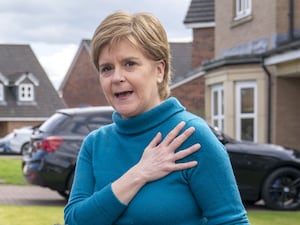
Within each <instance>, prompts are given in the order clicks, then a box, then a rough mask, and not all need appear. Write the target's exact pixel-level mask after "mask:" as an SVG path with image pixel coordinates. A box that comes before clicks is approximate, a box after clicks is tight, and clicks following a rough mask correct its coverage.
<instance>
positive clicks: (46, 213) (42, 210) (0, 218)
mask: <svg viewBox="0 0 300 225" xmlns="http://www.w3.org/2000/svg"><path fill="white" fill-rule="evenodd" d="M1 183H2V185H5V184H15V185H25V182H24V179H23V176H22V170H21V159H20V158H6V157H0V184H1ZM248 216H249V220H250V222H251V224H252V225H265V224H272V225H291V224H295V225H296V224H300V223H299V221H300V213H299V211H296V212H283V211H272V210H260V209H259V210H255V209H252V208H251V209H250V210H248ZM0 224H5V225H15V224H22V225H63V224H64V222H63V206H51V207H48V206H4V205H0Z"/></svg>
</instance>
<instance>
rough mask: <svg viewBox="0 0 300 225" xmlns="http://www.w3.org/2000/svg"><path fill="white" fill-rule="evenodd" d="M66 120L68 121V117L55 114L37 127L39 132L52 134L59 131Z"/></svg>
mask: <svg viewBox="0 0 300 225" xmlns="http://www.w3.org/2000/svg"><path fill="white" fill-rule="evenodd" d="M68 120H70V117H69V116H67V115H65V114H62V113H55V114H53V115H52V116H51V117H49V118H48V119H47V120H46V121H45V122H44V123H43V124H42V125H41V126H40V127H39V130H40V131H42V132H49V133H54V132H55V131H57V130H59V129H60V127H63V125H64V124H66V123H67V121H68Z"/></svg>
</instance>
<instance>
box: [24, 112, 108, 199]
mask: <svg viewBox="0 0 300 225" xmlns="http://www.w3.org/2000/svg"><path fill="white" fill-rule="evenodd" d="M112 112H113V109H112V108H111V107H85V108H70V109H61V110H58V111H57V112H56V113H55V114H53V115H52V116H51V117H50V118H49V119H47V120H46V121H45V122H44V123H43V124H42V125H41V126H40V127H39V128H38V129H36V130H35V131H34V132H33V134H32V136H31V143H30V149H29V153H28V154H27V155H25V156H24V157H23V162H22V168H23V176H24V177H25V180H26V181H27V182H28V183H30V184H35V185H40V186H44V187H49V188H51V189H53V190H56V191H57V192H58V193H60V194H61V195H62V196H64V197H66V198H67V197H68V195H69V192H70V189H71V185H72V182H73V176H74V169H75V165H76V159H77V155H78V152H79V150H80V146H81V143H82V141H83V139H84V137H85V136H86V135H87V134H88V133H90V132H91V131H93V130H95V129H97V128H99V127H101V126H103V125H106V124H109V123H111V121H112V118H111V116H112Z"/></svg>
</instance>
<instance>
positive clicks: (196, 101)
mask: <svg viewBox="0 0 300 225" xmlns="http://www.w3.org/2000/svg"><path fill="white" fill-rule="evenodd" d="M171 94H172V96H174V97H176V98H178V100H179V101H180V102H181V104H182V105H184V106H185V107H186V109H187V110H188V111H190V112H192V113H194V114H197V115H199V116H202V117H204V77H203V76H202V77H199V78H196V79H194V80H192V81H190V82H187V83H185V84H184V85H181V86H179V87H177V88H174V89H172V92H171Z"/></svg>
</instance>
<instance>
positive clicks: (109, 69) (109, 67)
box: [100, 66, 112, 74]
mask: <svg viewBox="0 0 300 225" xmlns="http://www.w3.org/2000/svg"><path fill="white" fill-rule="evenodd" d="M111 70H112V67H111V66H103V67H101V68H100V73H101V74H103V73H104V74H105V73H108V72H109V71H111Z"/></svg>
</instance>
